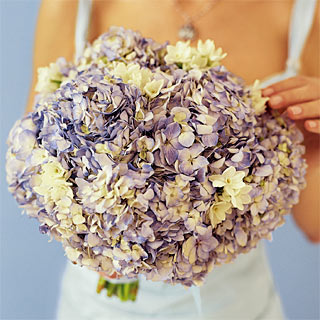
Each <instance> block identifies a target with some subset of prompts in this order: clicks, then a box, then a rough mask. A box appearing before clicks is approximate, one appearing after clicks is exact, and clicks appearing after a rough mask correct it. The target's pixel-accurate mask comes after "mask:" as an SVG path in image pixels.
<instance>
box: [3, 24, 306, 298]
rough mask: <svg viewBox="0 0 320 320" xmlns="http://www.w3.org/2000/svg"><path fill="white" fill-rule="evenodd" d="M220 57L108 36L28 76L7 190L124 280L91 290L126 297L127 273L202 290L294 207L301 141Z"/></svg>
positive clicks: (88, 262) (82, 258)
mask: <svg viewBox="0 0 320 320" xmlns="http://www.w3.org/2000/svg"><path fill="white" fill-rule="evenodd" d="M225 56H226V54H225V53H222V50H221V48H219V49H216V48H215V45H214V42H213V41H210V40H207V41H206V42H202V41H199V42H198V45H197V47H191V46H190V43H189V42H177V44H176V45H169V44H168V43H165V44H159V43H156V42H155V41H153V40H152V39H146V38H144V37H142V36H141V35H140V34H139V33H137V32H133V31H131V30H125V29H123V28H118V27H113V28H111V29H110V30H109V32H107V33H105V34H102V35H101V36H100V37H99V38H98V39H97V40H96V41H94V42H93V43H92V44H88V45H87V47H86V49H85V51H84V53H83V56H81V57H80V58H79V59H77V60H76V61H75V62H73V63H68V62H66V61H65V60H64V59H63V58H60V59H58V60H57V61H56V62H55V63H51V64H50V66H49V67H46V68H40V69H39V81H38V84H37V87H36V90H37V91H38V92H39V95H38V96H37V101H36V104H35V109H34V111H33V112H31V113H29V114H28V115H26V116H25V117H23V118H22V119H21V120H19V121H17V122H16V124H15V125H14V127H13V128H12V130H11V132H10V135H9V138H8V144H9V149H8V152H7V180H8V183H9V190H10V192H12V194H13V195H14V197H15V199H16V200H17V202H18V203H19V205H20V206H21V207H22V208H23V209H24V211H25V212H26V213H27V214H28V215H29V216H30V217H34V218H37V219H38V220H39V222H40V227H39V228H40V232H41V233H48V234H50V235H51V239H52V237H54V239H56V240H57V241H60V242H61V243H62V245H63V247H64V250H65V253H66V255H67V257H68V258H69V259H70V260H71V261H72V262H73V263H75V264H78V265H80V266H85V267H88V268H89V269H91V270H95V271H100V272H104V274H106V275H112V274H114V273H115V272H116V273H117V274H118V275H121V276H122V278H121V279H125V280H123V281H122V282H124V283H125V284H117V283H114V282H113V281H111V280H110V279H108V278H107V279H106V277H101V278H100V279H99V283H98V288H97V290H98V292H100V290H101V289H102V288H106V289H107V292H108V295H113V294H116V295H118V296H119V297H120V298H121V299H122V300H127V299H131V300H134V299H135V296H136V291H137V286H138V284H137V281H136V280H137V277H138V275H144V276H145V277H146V279H148V280H153V281H164V282H167V283H171V284H176V283H180V284H182V285H184V286H186V287H190V286H192V285H200V284H201V283H202V282H203V281H204V280H205V277H206V275H207V274H208V273H209V272H210V271H211V270H212V269H213V268H214V267H215V266H218V265H221V264H224V263H229V262H231V261H233V260H234V259H235V258H236V257H237V255H238V254H240V253H246V252H248V251H249V250H251V249H252V248H255V247H256V245H257V242H258V241H259V240H260V239H262V238H266V239H269V240H271V239H272V236H271V232H272V231H273V230H274V229H275V228H276V227H278V226H280V225H282V224H283V223H284V217H283V216H284V215H285V214H288V213H289V212H290V210H291V208H292V206H293V205H294V204H296V203H297V202H298V198H299V192H300V190H301V189H302V188H304V187H305V179H304V176H305V172H306V163H305V160H304V159H303V158H302V155H303V153H304V151H305V149H304V146H303V145H302V144H301V143H302V141H303V136H302V134H301V132H300V131H299V130H298V129H297V127H296V126H295V125H294V123H293V122H292V121H290V120H289V119H288V118H287V117H286V115H285V114H283V115H281V116H280V114H279V113H275V112H273V111H271V110H268V109H266V101H267V98H262V97H261V91H260V89H259V81H256V82H255V83H254V85H252V86H247V85H246V84H245V83H244V81H243V80H242V79H241V78H240V77H238V76H236V75H234V74H233V73H231V72H229V71H228V70H227V69H226V68H225V67H224V66H223V65H221V64H220V61H221V60H222V59H223V58H224V57H225ZM121 279H120V280H118V281H120V282H121ZM109 280H110V281H109ZM130 281H131V282H130Z"/></svg>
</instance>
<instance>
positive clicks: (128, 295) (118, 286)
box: [97, 276, 139, 302]
mask: <svg viewBox="0 0 320 320" xmlns="http://www.w3.org/2000/svg"><path fill="white" fill-rule="evenodd" d="M138 288H139V280H136V281H133V282H126V283H113V282H111V281H108V280H106V279H105V278H104V277H101V276H100V278H99V280H98V284H97V293H101V291H102V290H103V289H106V290H107V296H108V297H112V296H116V297H118V298H119V299H120V300H121V301H123V302H124V301H129V300H131V301H135V300H136V297H137V293H138Z"/></svg>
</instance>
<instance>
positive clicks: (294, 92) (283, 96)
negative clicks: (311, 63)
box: [262, 76, 320, 134]
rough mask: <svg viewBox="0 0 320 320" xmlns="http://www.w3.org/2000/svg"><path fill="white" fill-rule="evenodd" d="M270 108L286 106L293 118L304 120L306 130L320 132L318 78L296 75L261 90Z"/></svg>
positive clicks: (319, 80) (319, 82)
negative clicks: (268, 98)
mask: <svg viewBox="0 0 320 320" xmlns="http://www.w3.org/2000/svg"><path fill="white" fill-rule="evenodd" d="M262 95H263V96H264V97H270V100H269V101H268V105H269V107H271V108H272V109H282V108H287V111H288V116H289V117H290V118H291V119H293V120H304V127H305V129H306V130H307V131H310V132H314V133H318V134H320V78H313V77H306V76H296V77H292V78H288V79H286V80H283V81H280V82H277V83H275V84H272V85H270V86H268V87H266V88H265V89H263V90H262Z"/></svg>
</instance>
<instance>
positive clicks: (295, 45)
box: [286, 0, 317, 74]
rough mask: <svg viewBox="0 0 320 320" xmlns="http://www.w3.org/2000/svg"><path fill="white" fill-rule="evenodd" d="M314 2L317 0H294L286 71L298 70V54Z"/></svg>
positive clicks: (311, 16)
mask: <svg viewBox="0 0 320 320" xmlns="http://www.w3.org/2000/svg"><path fill="white" fill-rule="evenodd" d="M316 3H317V0H295V3H294V6H293V10H292V13H291V21H290V27H289V39H288V40H289V43H288V59H287V62H286V68H287V70H286V71H287V73H293V74H298V73H299V71H300V67H301V63H300V56H301V53H302V50H303V48H304V45H305V42H306V40H307V38H308V35H309V32H310V29H311V26H312V23H313V20H314V15H315V12H316Z"/></svg>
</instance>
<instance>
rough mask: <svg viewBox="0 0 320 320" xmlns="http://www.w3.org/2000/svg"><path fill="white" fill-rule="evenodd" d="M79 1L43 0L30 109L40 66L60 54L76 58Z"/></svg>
mask: <svg viewBox="0 0 320 320" xmlns="http://www.w3.org/2000/svg"><path fill="white" fill-rule="evenodd" d="M77 8H78V0H42V2H41V5H40V9H39V13H38V19H37V25H36V30H35V37H34V47H33V68H32V70H33V72H32V83H31V88H30V92H29V98H28V102H27V108H26V109H27V110H26V111H31V110H32V108H33V103H34V95H35V92H34V88H35V85H36V81H37V69H38V68H39V67H44V66H48V65H49V64H50V62H53V61H56V60H57V58H59V57H65V58H66V59H67V60H68V61H70V60H72V59H73V57H74V51H75V50H74V49H75V46H74V37H75V24H76V16H77Z"/></svg>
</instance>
